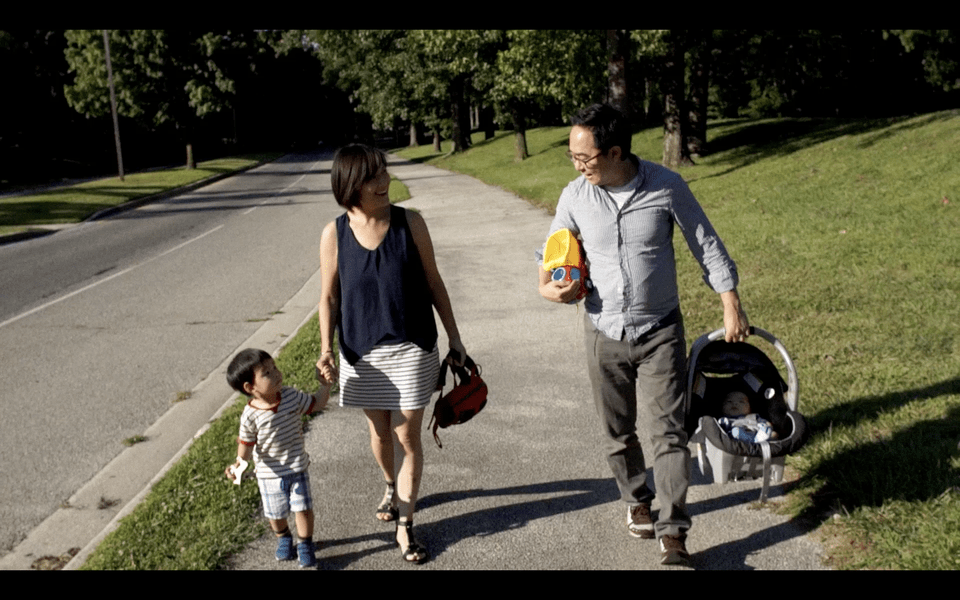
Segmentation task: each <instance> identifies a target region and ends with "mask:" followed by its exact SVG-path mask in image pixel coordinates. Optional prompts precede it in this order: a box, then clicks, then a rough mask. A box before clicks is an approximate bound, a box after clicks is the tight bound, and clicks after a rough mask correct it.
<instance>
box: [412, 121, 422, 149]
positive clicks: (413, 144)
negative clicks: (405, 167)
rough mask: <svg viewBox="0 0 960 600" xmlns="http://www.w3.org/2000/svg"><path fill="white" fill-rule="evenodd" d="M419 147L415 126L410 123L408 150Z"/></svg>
mask: <svg viewBox="0 0 960 600" xmlns="http://www.w3.org/2000/svg"><path fill="white" fill-rule="evenodd" d="M419 145H420V140H419V139H418V137H417V124H416V123H410V148H416V147H417V146H419Z"/></svg>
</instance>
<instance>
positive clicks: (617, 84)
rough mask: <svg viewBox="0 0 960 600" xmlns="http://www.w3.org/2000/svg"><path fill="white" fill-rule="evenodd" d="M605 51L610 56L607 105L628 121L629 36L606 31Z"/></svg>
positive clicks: (622, 32)
mask: <svg viewBox="0 0 960 600" xmlns="http://www.w3.org/2000/svg"><path fill="white" fill-rule="evenodd" d="M607 51H608V52H609V56H610V58H609V60H608V62H607V72H608V74H609V75H608V78H609V90H608V94H609V103H610V105H611V106H613V107H614V108H616V109H617V110H619V111H620V112H622V113H623V114H624V115H625V116H626V117H627V120H630V119H631V116H632V115H631V113H632V111H631V110H630V102H629V101H628V95H627V57H628V56H630V36H629V34H628V33H627V32H626V31H623V30H621V29H608V30H607Z"/></svg>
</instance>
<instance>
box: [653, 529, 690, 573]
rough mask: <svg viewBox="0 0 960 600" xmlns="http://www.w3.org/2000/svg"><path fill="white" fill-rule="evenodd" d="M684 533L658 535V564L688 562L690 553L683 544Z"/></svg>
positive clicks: (681, 563)
mask: <svg viewBox="0 0 960 600" xmlns="http://www.w3.org/2000/svg"><path fill="white" fill-rule="evenodd" d="M684 538H686V536H684V535H663V536H660V564H661V565H684V566H687V565H689V564H690V554H689V553H688V552H687V547H686V546H685V545H684V543H683V542H684Z"/></svg>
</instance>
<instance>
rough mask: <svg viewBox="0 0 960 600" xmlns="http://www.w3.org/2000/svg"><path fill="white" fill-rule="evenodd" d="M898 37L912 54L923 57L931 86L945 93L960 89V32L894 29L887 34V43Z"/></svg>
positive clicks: (885, 34) (884, 34) (885, 32)
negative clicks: (916, 53) (890, 37)
mask: <svg viewBox="0 0 960 600" xmlns="http://www.w3.org/2000/svg"><path fill="white" fill-rule="evenodd" d="M889 36H894V37H896V38H898V39H899V40H900V43H901V44H903V47H904V48H905V49H906V50H907V52H908V53H913V52H918V53H919V54H921V55H922V56H923V59H922V64H923V70H924V72H925V74H926V79H927V82H928V83H930V84H931V85H934V86H937V87H939V88H941V89H942V90H943V91H945V92H950V91H953V90H957V89H960V32H958V31H955V30H947V29H925V30H920V29H891V30H888V31H884V32H883V37H884V39H886V38H887V37H889Z"/></svg>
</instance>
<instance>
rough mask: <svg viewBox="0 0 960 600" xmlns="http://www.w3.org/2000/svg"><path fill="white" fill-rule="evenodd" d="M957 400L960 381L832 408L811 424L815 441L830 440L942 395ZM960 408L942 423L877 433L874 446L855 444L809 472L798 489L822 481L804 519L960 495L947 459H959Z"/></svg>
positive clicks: (958, 474) (959, 479)
mask: <svg viewBox="0 0 960 600" xmlns="http://www.w3.org/2000/svg"><path fill="white" fill-rule="evenodd" d="M953 395H960V378H954V379H949V380H946V381H943V382H941V383H938V384H934V385H931V386H928V387H925V388H919V389H915V390H907V391H902V392H895V393H891V394H887V395H884V396H876V397H872V398H862V399H858V400H854V401H851V402H848V403H846V404H844V405H842V406H838V407H834V408H831V409H829V410H826V411H824V412H821V413H819V414H817V415H816V417H815V418H814V419H812V420H811V423H812V425H813V428H814V430H815V431H816V433H815V434H814V436H813V439H811V444H816V443H817V438H821V439H823V438H825V437H827V438H828V437H829V436H831V435H833V433H832V431H833V428H835V427H840V426H856V425H858V424H860V423H861V422H863V421H866V420H870V419H873V418H875V417H877V416H878V415H880V414H882V413H885V412H892V411H896V410H899V409H901V408H905V407H908V406H909V405H910V404H912V403H922V402H927V401H930V400H932V399H934V398H939V397H943V396H953ZM958 441H960V407H954V408H952V409H950V410H949V411H948V412H947V415H946V416H945V417H943V418H940V419H931V420H926V421H920V422H918V423H916V424H914V425H912V426H910V427H908V428H906V429H903V430H900V431H897V432H896V433H894V434H893V435H891V436H886V435H883V433H882V432H881V431H879V430H878V431H877V433H876V435H875V441H873V442H870V443H866V444H859V445H857V446H856V447H854V448H850V449H848V450H844V451H841V452H839V453H838V454H836V455H835V456H831V457H829V458H826V459H825V460H823V461H822V462H820V463H819V464H816V465H815V466H814V467H812V468H811V469H810V470H809V471H808V472H807V473H806V474H805V475H804V477H803V478H802V479H801V480H800V482H799V484H800V485H811V486H812V485H814V484H815V482H823V483H821V484H820V486H819V487H818V488H817V489H816V490H815V491H814V492H813V493H812V495H811V498H812V500H813V503H814V504H813V506H812V507H811V508H810V509H809V510H808V511H807V512H808V513H809V514H806V515H805V516H807V517H810V518H817V517H816V515H820V517H819V518H821V520H822V515H823V514H825V513H826V512H827V511H829V510H831V509H833V510H836V509H839V508H840V507H842V508H843V509H845V510H846V511H853V510H855V509H856V508H859V507H879V506H882V505H883V504H884V503H886V502H888V501H892V500H898V501H908V502H914V501H921V502H922V501H927V500H931V499H934V498H936V497H938V496H940V495H941V494H943V493H944V492H945V491H947V490H951V489H953V490H960V469H957V468H956V467H954V466H952V465H951V459H953V458H956V457H957V456H958V455H960V448H958Z"/></svg>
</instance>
